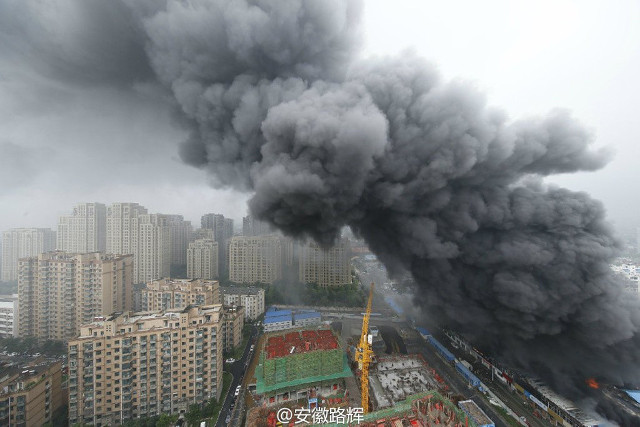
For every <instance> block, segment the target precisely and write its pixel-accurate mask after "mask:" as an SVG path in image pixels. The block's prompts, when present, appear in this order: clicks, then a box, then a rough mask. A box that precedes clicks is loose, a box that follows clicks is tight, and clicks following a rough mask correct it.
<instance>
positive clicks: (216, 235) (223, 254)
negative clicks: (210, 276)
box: [200, 213, 233, 273]
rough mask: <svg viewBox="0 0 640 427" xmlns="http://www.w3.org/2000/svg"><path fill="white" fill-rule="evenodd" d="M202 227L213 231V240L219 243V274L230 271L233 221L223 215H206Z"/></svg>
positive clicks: (201, 222) (202, 220) (203, 217)
mask: <svg viewBox="0 0 640 427" xmlns="http://www.w3.org/2000/svg"><path fill="white" fill-rule="evenodd" d="M200 225H201V227H202V228H203V229H209V230H213V239H214V240H215V241H216V242H217V243H218V272H219V273H223V272H226V271H227V269H228V266H229V265H228V263H227V259H228V252H227V247H228V242H229V239H231V237H233V219H231V218H225V217H224V215H221V214H213V213H210V214H205V215H203V216H202V218H201V221H200Z"/></svg>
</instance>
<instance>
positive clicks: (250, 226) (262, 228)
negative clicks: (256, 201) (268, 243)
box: [242, 215, 273, 236]
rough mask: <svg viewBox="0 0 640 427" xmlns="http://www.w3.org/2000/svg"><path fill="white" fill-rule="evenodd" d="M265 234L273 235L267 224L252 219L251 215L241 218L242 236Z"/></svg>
mask: <svg viewBox="0 0 640 427" xmlns="http://www.w3.org/2000/svg"><path fill="white" fill-rule="evenodd" d="M265 234H273V230H272V229H271V226H270V225H269V223H267V222H264V221H260V220H259V219H256V218H254V216H253V215H247V216H245V217H244V218H242V235H243V236H263V235H265Z"/></svg>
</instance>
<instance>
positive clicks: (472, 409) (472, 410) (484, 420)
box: [458, 400, 493, 426]
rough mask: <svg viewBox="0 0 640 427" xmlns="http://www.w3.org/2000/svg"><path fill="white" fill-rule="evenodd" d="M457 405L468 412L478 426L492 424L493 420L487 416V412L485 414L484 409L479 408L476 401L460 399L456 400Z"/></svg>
mask: <svg viewBox="0 0 640 427" xmlns="http://www.w3.org/2000/svg"><path fill="white" fill-rule="evenodd" d="M458 406H460V408H461V409H462V410H463V411H465V412H466V413H467V414H469V415H470V416H471V418H473V420H474V421H475V422H476V424H478V425H479V426H489V425H493V421H491V418H489V417H488V416H487V414H485V413H484V411H483V410H482V409H480V408H479V407H478V405H477V404H476V402H474V401H473V400H463V401H460V402H458Z"/></svg>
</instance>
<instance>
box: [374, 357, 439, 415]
mask: <svg viewBox="0 0 640 427" xmlns="http://www.w3.org/2000/svg"><path fill="white" fill-rule="evenodd" d="M369 387H370V389H371V394H370V396H371V404H372V406H373V408H374V409H384V408H388V407H391V406H394V405H396V404H397V403H398V402H402V401H403V400H405V399H406V398H407V397H408V396H411V395H415V394H416V393H420V392H423V391H425V390H440V391H446V389H447V388H448V387H447V386H446V384H444V381H443V380H442V378H440V377H439V376H438V374H436V372H435V371H434V370H433V369H431V368H430V367H429V366H428V365H427V363H426V362H425V361H424V359H422V356H421V355H408V356H385V357H381V358H379V359H378V362H377V363H376V365H375V367H374V368H373V369H372V370H371V371H370V372H369Z"/></svg>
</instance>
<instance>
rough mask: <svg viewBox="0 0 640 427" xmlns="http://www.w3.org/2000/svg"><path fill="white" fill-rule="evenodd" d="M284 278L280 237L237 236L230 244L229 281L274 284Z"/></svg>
mask: <svg viewBox="0 0 640 427" xmlns="http://www.w3.org/2000/svg"><path fill="white" fill-rule="evenodd" d="M281 278H282V240H281V239H280V237H278V236H251V237H247V236H236V237H233V238H232V239H231V241H230V243H229V280H231V281H232V282H234V283H273V282H275V281H276V280H278V279H281Z"/></svg>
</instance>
